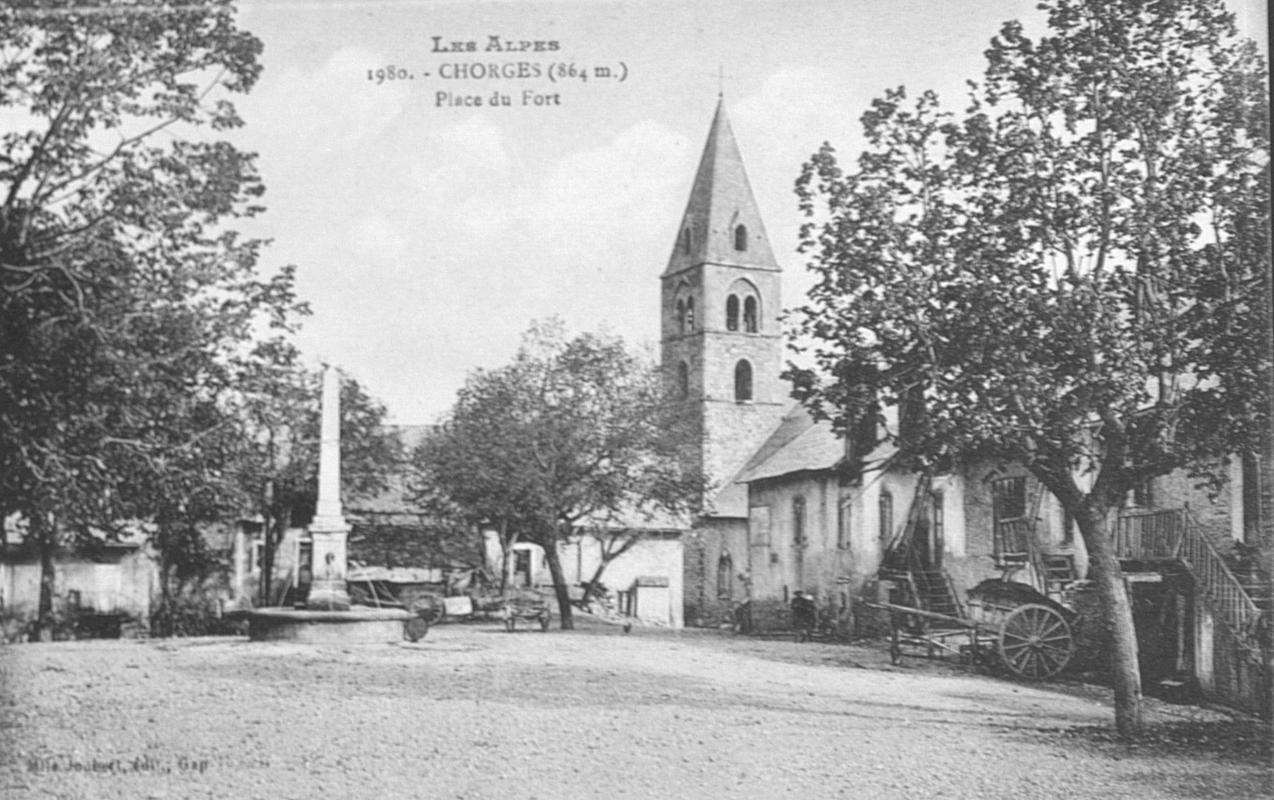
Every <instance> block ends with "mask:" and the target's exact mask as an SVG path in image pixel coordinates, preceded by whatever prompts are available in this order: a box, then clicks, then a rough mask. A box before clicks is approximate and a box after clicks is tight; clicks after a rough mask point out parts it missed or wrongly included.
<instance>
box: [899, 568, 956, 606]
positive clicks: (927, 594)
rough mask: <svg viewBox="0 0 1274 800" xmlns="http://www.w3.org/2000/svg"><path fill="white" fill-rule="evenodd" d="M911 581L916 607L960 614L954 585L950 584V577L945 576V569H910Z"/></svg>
mask: <svg viewBox="0 0 1274 800" xmlns="http://www.w3.org/2000/svg"><path fill="white" fill-rule="evenodd" d="M911 582H912V586H913V587H914V590H915V599H916V601H917V607H919V608H922V609H924V610H925V611H932V612H934V613H935V614H946V615H947V616H951V617H958V616H960V615H961V611H960V602H959V600H957V599H956V593H955V587H954V586H952V584H951V578H949V577H948V576H947V573H946V571H945V570H941V569H914V570H912V571H911Z"/></svg>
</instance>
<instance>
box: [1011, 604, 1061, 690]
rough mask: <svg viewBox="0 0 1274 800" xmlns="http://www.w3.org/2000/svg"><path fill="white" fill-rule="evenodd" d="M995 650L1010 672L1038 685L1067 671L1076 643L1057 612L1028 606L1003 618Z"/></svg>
mask: <svg viewBox="0 0 1274 800" xmlns="http://www.w3.org/2000/svg"><path fill="white" fill-rule="evenodd" d="M997 649H998V651H999V654H1000V660H1001V661H1002V662H1003V663H1004V666H1005V668H1006V669H1008V671H1009V672H1012V673H1013V674H1014V675H1016V676H1018V677H1019V678H1025V679H1027V680H1031V681H1040V680H1044V679H1046V678H1051V677H1053V676H1054V675H1056V674H1057V673H1059V672H1061V671H1062V670H1063V669H1065V668H1066V665H1067V664H1068V663H1070V660H1071V656H1072V655H1074V654H1075V640H1074V639H1073V638H1072V636H1071V626H1070V625H1069V624H1067V622H1066V618H1065V617H1063V616H1062V615H1061V614H1060V613H1058V612H1057V610H1056V609H1053V608H1049V607H1048V606H1042V605H1039V604H1037V603H1031V604H1028V605H1024V606H1018V607H1017V608H1015V609H1013V610H1012V611H1011V612H1009V615H1008V616H1007V617H1005V619H1004V622H1003V623H1001V625H1000V640H999V643H998V645H997Z"/></svg>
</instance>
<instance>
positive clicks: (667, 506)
mask: <svg viewBox="0 0 1274 800" xmlns="http://www.w3.org/2000/svg"><path fill="white" fill-rule="evenodd" d="M685 425H686V422H685V420H684V419H683V418H682V417H681V416H679V415H678V413H677V411H676V405H675V404H673V403H667V402H665V401H664V397H663V381H662V379H661V376H660V374H659V372H658V369H657V368H656V367H655V366H654V365H653V364H652V363H650V362H649V361H648V360H647V359H645V358H641V357H638V356H635V355H633V354H631V353H629V352H628V351H627V350H626V349H625V347H624V343H623V342H622V341H621V340H620V339H618V338H612V337H609V336H603V335H597V334H588V333H585V334H579V335H577V336H575V337H574V338H567V336H566V334H565V331H564V328H563V326H562V324H561V323H560V322H559V321H556V320H554V321H550V322H548V323H541V324H536V325H533V326H532V327H531V329H530V330H529V331H528V332H527V334H526V336H525V338H524V340H523V344H522V347H521V348H520V349H519V350H518V353H517V355H516V356H515V358H514V360H513V362H512V363H511V364H509V365H507V366H504V367H501V368H499V369H494V370H479V371H477V372H474V373H473V374H471V375H470V376H469V379H468V381H467V382H466V383H465V385H464V387H463V388H462V389H461V390H460V394H459V397H458V398H457V401H456V405H455V407H454V408H453V409H452V411H451V414H450V417H449V419H448V420H447V421H446V422H445V423H444V424H443V426H442V427H441V430H440V431H439V432H438V434H437V435H435V436H433V437H430V438H429V439H428V440H426V441H425V443H424V444H422V446H421V447H420V449H419V450H418V451H417V454H416V458H415V461H416V465H417V467H418V470H419V473H420V483H421V484H422V485H423V486H425V487H431V491H433V492H436V493H437V494H438V495H439V496H441V497H442V498H444V499H445V501H446V502H449V503H451V504H452V505H453V506H454V507H455V508H457V509H460V510H462V511H463V512H464V513H466V514H467V515H468V516H469V518H470V519H471V520H472V521H473V522H474V523H478V522H485V523H488V524H491V525H494V526H495V527H496V528H498V529H500V530H501V531H505V532H506V534H507V536H508V538H509V540H510V541H512V540H514V539H515V538H521V539H523V540H526V541H531V542H534V543H536V544H539V545H541V546H543V547H544V550H545V553H546V555H547V557H548V560H549V567H550V569H551V570H552V572H553V578H554V583H555V584H556V588H557V593H558V604H559V607H560V612H561V616H562V625H563V627H569V626H570V624H571V616H570V613H571V612H570V603H569V600H568V598H567V594H566V587H565V585H564V583H563V578H562V573H561V567H560V564H558V563H557V542H558V541H559V540H561V539H563V538H564V537H566V536H569V535H570V534H571V533H572V532H573V531H574V530H575V529H576V528H577V527H580V526H585V525H589V524H603V525H605V524H611V523H613V524H625V521H626V524H628V525H634V524H638V525H639V524H640V523H641V522H643V521H649V520H651V519H652V518H655V517H656V516H658V515H661V514H667V515H676V514H683V513H689V512H692V511H693V510H694V509H695V503H696V502H697V501H698V498H699V497H700V496H701V495H702V491H703V480H702V478H701V477H700V476H699V475H697V474H690V473H688V472H686V471H685V470H684V469H683V468H682V466H681V465H682V464H684V463H688V462H687V461H686V460H684V459H682V458H680V456H681V455H682V453H681V448H682V447H683V446H684V444H685V443H686V442H687V441H688V438H687V437H686V436H685V435H684V432H685V431H686V430H687V428H686V427H685Z"/></svg>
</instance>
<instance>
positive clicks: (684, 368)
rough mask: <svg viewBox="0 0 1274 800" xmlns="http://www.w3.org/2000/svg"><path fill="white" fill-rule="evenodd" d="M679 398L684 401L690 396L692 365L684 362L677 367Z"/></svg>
mask: <svg viewBox="0 0 1274 800" xmlns="http://www.w3.org/2000/svg"><path fill="white" fill-rule="evenodd" d="M677 396H678V397H681V398H682V399H683V400H684V399H685V398H687V397H689V396H690V365H689V364H687V363H686V362H684V361H682V362H681V363H680V364H678V365H677Z"/></svg>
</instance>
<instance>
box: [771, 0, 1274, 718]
mask: <svg viewBox="0 0 1274 800" xmlns="http://www.w3.org/2000/svg"><path fill="white" fill-rule="evenodd" d="M1041 8H1042V9H1043V10H1044V11H1045V12H1046V13H1047V22H1048V29H1047V32H1046V34H1045V35H1044V36H1042V37H1041V38H1039V39H1037V40H1036V39H1031V38H1029V37H1028V36H1026V35H1025V34H1024V32H1023V28H1022V26H1021V25H1019V24H1018V23H1008V24H1006V25H1005V26H1004V27H1003V29H1002V30H1001V32H1000V35H999V36H997V37H996V38H995V39H994V40H993V42H992V45H991V47H990V49H989V50H988V51H987V58H988V62H989V63H988V66H987V71H986V74H985V78H984V79H983V81H982V82H981V83H980V85H974V86H973V91H972V104H971V106H970V107H969V108H968V109H967V111H966V112H965V113H963V114H961V115H953V114H948V113H943V112H942V111H941V110H940V109H939V107H938V102H937V99H936V98H935V97H934V96H933V95H931V94H924V95H922V96H921V97H919V98H918V99H917V100H915V101H912V100H910V99H909V98H908V97H907V95H906V92H905V91H903V90H901V89H899V90H895V91H891V92H888V93H887V94H886V96H885V97H883V98H881V99H879V100H877V101H875V102H874V103H873V104H872V107H871V109H870V110H869V111H868V112H867V113H866V114H865V115H864V117H863V124H864V128H865V132H866V139H867V147H866V149H865V151H864V153H863V155H862V156H861V157H860V158H859V160H858V163H857V167H856V168H855V169H851V170H848V171H845V170H842V168H841V167H840V166H839V165H838V163H837V159H836V157H835V155H834V152H833V150H832V148H831V147H830V146H826V145H825V146H824V147H823V149H822V150H821V151H820V152H819V153H818V154H816V155H815V156H814V157H813V158H812V159H811V160H810V161H809V163H807V164H806V165H805V168H804V170H803V172H802V174H801V177H800V179H799V181H798V185H797V190H798V194H799V196H800V199H801V204H802V207H803V209H804V211H805V212H806V213H807V214H808V215H809V216H810V218H811V220H810V222H809V223H808V224H807V225H806V226H805V227H804V229H803V233H802V248H803V251H804V252H805V253H807V254H808V255H809V258H810V264H811V268H812V269H813V270H814V272H815V273H816V275H817V283H816V285H815V286H814V288H813V289H812V290H811V292H810V295H809V302H808V304H807V305H806V306H805V307H804V308H802V309H801V310H800V311H799V312H798V315H797V318H798V321H799V325H798V328H799V333H800V334H802V335H804V336H805V337H807V341H809V342H811V345H810V346H811V349H812V356H813V359H814V362H815V363H816V364H817V367H816V368H815V369H793V370H792V375H793V376H794V378H795V380H796V386H797V394H798V396H799V397H800V398H801V399H802V400H803V401H804V402H805V403H806V404H808V405H809V406H810V407H811V408H813V409H814V410H815V411H816V412H818V413H820V414H823V415H826V416H827V417H829V418H830V419H832V420H833V422H834V423H835V425H836V426H837V427H838V428H839V429H840V430H842V431H848V430H850V429H851V427H852V426H853V424H854V421H855V420H856V419H858V418H861V417H862V416H863V415H865V414H874V413H877V412H878V406H879V404H882V403H897V404H906V405H907V406H908V407H909V408H911V409H915V408H917V407H919V406H921V405H922V406H923V408H924V410H925V413H924V415H923V416H918V417H913V419H915V420H916V421H917V422H918V423H919V424H914V425H908V426H906V428H905V429H903V430H902V431H901V432H900V434H898V437H897V442H896V443H897V445H898V446H899V448H900V458H901V460H902V461H903V462H904V463H906V464H907V465H908V466H910V467H912V468H915V469H932V468H933V467H934V465H936V464H942V463H949V461H948V459H951V458H959V457H961V456H967V455H971V454H979V453H980V454H986V453H991V454H995V455H996V456H997V457H1003V458H1008V459H1014V460H1017V461H1020V462H1021V463H1023V464H1024V465H1025V466H1026V467H1027V469H1029V470H1030V472H1031V473H1032V475H1034V476H1035V477H1036V478H1037V479H1038V480H1039V481H1040V482H1041V483H1042V484H1043V485H1044V486H1045V487H1047V488H1048V489H1049V491H1050V492H1052V493H1053V494H1054V495H1055V496H1056V497H1057V498H1058V499H1059V501H1060V502H1061V503H1062V505H1063V507H1064V508H1065V509H1066V510H1068V511H1069V512H1071V514H1073V516H1074V518H1075V520H1076V522H1077V523H1078V527H1079V530H1080V533H1081V535H1082V536H1083V539H1084V542H1085V544H1086V546H1087V548H1088V552H1089V554H1090V555H1091V557H1092V563H1093V566H1094V573H1093V576H1092V577H1093V578H1094V579H1095V582H1096V585H1097V590H1098V594H1099V596H1100V598H1101V600H1102V602H1103V604H1104V608H1105V611H1106V614H1107V616H1108V620H1109V622H1110V624H1111V628H1112V631H1113V654H1112V655H1113V658H1112V661H1113V669H1114V673H1115V674H1114V686H1115V697H1116V723H1117V727H1118V729H1119V731H1120V732H1121V733H1123V734H1125V735H1127V734H1132V733H1135V732H1136V731H1137V730H1139V728H1140V725H1141V716H1140V700H1141V686H1140V679H1139V675H1138V665H1137V654H1136V641H1135V634H1134V630H1133V623H1132V617H1131V613H1130V609H1129V604H1128V598H1127V596H1126V594H1125V593H1124V591H1123V587H1122V581H1121V574H1120V568H1119V563H1118V560H1117V559H1116V556H1115V553H1114V552H1113V548H1112V545H1111V531H1112V528H1111V524H1112V521H1113V519H1114V517H1115V515H1116V513H1117V509H1118V507H1119V506H1120V503H1121V501H1122V499H1123V498H1124V497H1125V495H1126V493H1127V492H1128V491H1129V490H1130V489H1131V488H1133V487H1134V486H1136V485H1138V484H1139V483H1141V482H1142V481H1144V480H1146V479H1148V478H1151V477H1154V476H1158V475H1164V474H1166V473H1169V472H1171V471H1173V470H1178V469H1183V468H1186V469H1191V468H1193V469H1203V470H1206V469H1209V468H1214V467H1215V465H1216V464H1217V463H1218V462H1219V461H1221V460H1222V459H1224V458H1226V457H1227V456H1229V455H1230V454H1234V453H1242V452H1245V451H1248V450H1250V449H1251V448H1253V447H1254V446H1255V445H1256V443H1257V441H1258V439H1259V436H1260V434H1261V432H1262V431H1263V430H1264V429H1265V427H1266V426H1267V425H1268V424H1269V420H1268V419H1267V418H1266V415H1265V406H1263V405H1262V398H1263V395H1264V387H1265V386H1267V385H1268V375H1266V374H1265V371H1267V370H1268V369H1269V360H1268V354H1266V353H1264V352H1262V349H1261V346H1260V343H1261V342H1262V341H1263V340H1264V338H1265V337H1264V336H1262V335H1260V333H1261V327H1260V326H1261V318H1262V302H1263V300H1264V298H1263V296H1262V294H1261V292H1260V286H1261V276H1262V274H1263V272H1265V271H1268V270H1269V240H1268V233H1269V216H1268V213H1269V167H1268V164H1269V134H1268V127H1267V124H1268V99H1267V98H1268V91H1267V87H1266V83H1265V80H1266V79H1265V74H1266V67H1265V64H1264V62H1263V60H1262V58H1261V57H1260V56H1259V55H1258V54H1257V51H1256V49H1255V47H1254V46H1253V45H1252V44H1251V43H1245V42H1240V41H1238V40H1237V38H1236V35H1235V30H1234V25H1233V20H1232V18H1231V16H1230V15H1229V14H1227V13H1226V12H1225V9H1224V7H1223V5H1222V3H1221V2H1219V1H1218V0H1178V1H1177V2H1150V0H1122V1H1121V2H1110V1H1109V0H1052V1H1051V2H1045V3H1044V4H1042V6H1041Z"/></svg>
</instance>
